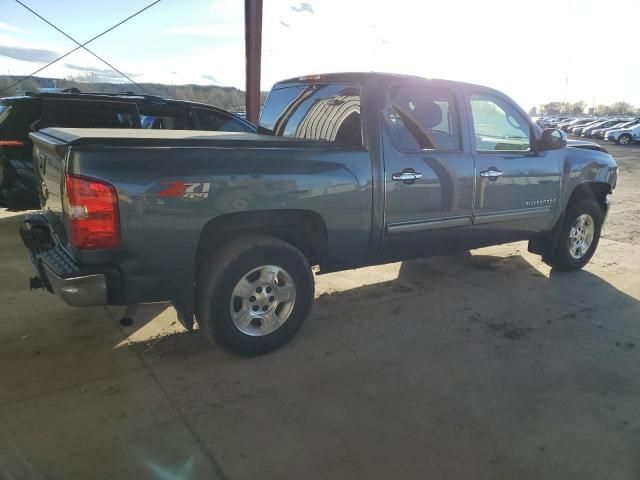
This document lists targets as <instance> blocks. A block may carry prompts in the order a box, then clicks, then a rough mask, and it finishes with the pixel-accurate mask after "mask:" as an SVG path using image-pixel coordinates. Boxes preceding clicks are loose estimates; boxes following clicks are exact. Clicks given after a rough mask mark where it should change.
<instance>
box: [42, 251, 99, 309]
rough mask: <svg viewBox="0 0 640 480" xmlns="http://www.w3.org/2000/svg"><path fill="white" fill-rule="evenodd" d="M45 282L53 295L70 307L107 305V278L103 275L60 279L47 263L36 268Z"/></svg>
mask: <svg viewBox="0 0 640 480" xmlns="http://www.w3.org/2000/svg"><path fill="white" fill-rule="evenodd" d="M36 271H38V272H39V273H40V274H41V275H43V276H44V277H45V278H42V280H43V282H44V283H45V284H46V285H48V287H50V290H51V292H52V293H54V294H55V295H57V296H58V297H60V298H61V299H62V300H64V301H65V302H66V303H68V304H69V305H75V306H77V307H84V306H88V305H106V304H107V301H108V296H107V278H106V276H105V275H104V274H102V273H96V274H91V275H80V276H78V277H69V278H64V277H59V276H58V275H57V274H56V273H55V272H54V271H53V270H52V269H51V268H50V267H49V266H48V265H47V264H46V263H44V262H43V263H42V268H41V269H38V268H36Z"/></svg>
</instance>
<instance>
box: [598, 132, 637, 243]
mask: <svg viewBox="0 0 640 480" xmlns="http://www.w3.org/2000/svg"><path fill="white" fill-rule="evenodd" d="M599 143H600V144H601V145H604V146H605V148H606V149H607V150H608V151H609V153H610V154H611V155H613V157H614V158H615V159H616V161H617V162H618V166H619V171H618V185H617V188H616V191H615V193H614V195H613V197H612V200H613V207H612V208H611V211H610V213H609V217H608V219H607V224H606V225H605V229H604V232H603V235H602V236H603V237H604V238H608V239H611V240H617V241H619V242H628V243H637V242H638V240H640V222H638V220H639V219H640V202H638V192H639V191H640V144H638V143H637V144H635V145H631V146H626V147H622V146H619V145H616V144H614V143H610V142H599Z"/></svg>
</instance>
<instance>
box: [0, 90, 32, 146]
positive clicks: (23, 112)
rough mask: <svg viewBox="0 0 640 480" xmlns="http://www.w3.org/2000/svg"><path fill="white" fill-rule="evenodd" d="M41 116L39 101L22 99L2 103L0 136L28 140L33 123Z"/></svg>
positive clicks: (0, 106) (7, 138)
mask: <svg viewBox="0 0 640 480" xmlns="http://www.w3.org/2000/svg"><path fill="white" fill-rule="evenodd" d="M39 118H40V103H39V102H38V101H31V100H26V101H20V102H13V103H11V104H3V105H0V138H2V139H5V140H27V139H28V138H29V132H30V131H31V124H32V123H34V122H35V121H36V120H38V119H39Z"/></svg>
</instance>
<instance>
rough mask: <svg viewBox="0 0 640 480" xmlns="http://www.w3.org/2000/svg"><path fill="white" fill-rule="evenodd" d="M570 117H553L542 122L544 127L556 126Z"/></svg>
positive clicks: (541, 124)
mask: <svg viewBox="0 0 640 480" xmlns="http://www.w3.org/2000/svg"><path fill="white" fill-rule="evenodd" d="M568 118H569V117H552V118H550V119H548V120H543V121H542V122H541V123H540V126H541V127H542V128H555V127H556V126H557V125H558V124H559V123H561V122H563V121H565V120H568Z"/></svg>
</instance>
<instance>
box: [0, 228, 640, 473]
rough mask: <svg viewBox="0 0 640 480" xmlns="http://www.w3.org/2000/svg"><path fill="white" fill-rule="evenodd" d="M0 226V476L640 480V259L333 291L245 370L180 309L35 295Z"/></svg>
mask: <svg viewBox="0 0 640 480" xmlns="http://www.w3.org/2000/svg"><path fill="white" fill-rule="evenodd" d="M18 221H19V217H10V218H2V219H0V303H1V305H2V311H1V312H2V313H1V314H0V316H1V318H2V320H1V321H0V346H1V348H0V477H2V478H16V479H22V478H25V479H27V478H29V479H32V478H36V479H37V478H43V479H45V478H46V479H49V478H51V479H74V478H83V479H84V478H92V479H103V478H104V479H113V478H158V479H161V478H162V479H164V478H181V479H187V478H227V479H255V478H260V479H285V478H287V479H288V478H308V479H312V478H318V479H321V478H322V479H325V478H344V479H352V478H368V479H376V478H380V479H382V478H385V479H386V478H403V479H409V478H456V479H464V478H469V479H471V478H473V479H483V478H486V479H495V478H518V479H529V478H531V479H534V478H558V479H571V478H575V479H586V478H593V479H602V478H612V479H636V478H638V477H639V476H640V406H639V404H638V398H640V367H639V365H640V308H639V303H638V300H639V299H640V277H639V276H638V270H637V265H638V264H639V263H640V247H639V246H637V245H635V244H632V243H628V242H621V241H616V240H608V239H604V240H602V243H601V246H600V249H599V251H598V253H597V255H596V256H595V258H594V260H593V262H592V263H591V264H590V265H589V266H588V268H587V269H586V270H585V271H582V272H576V273H571V274H557V273H555V272H550V271H549V268H548V267H547V266H546V265H544V264H542V263H541V262H540V261H539V259H538V258H537V257H535V256H533V255H530V254H528V253H527V252H526V244H524V243H517V244H510V245H505V246H500V247H492V248H487V249H482V250H477V251H474V252H472V255H460V256H456V257H448V258H434V259H429V260H418V261H412V262H404V263H402V264H391V265H385V266H379V267H371V268H366V269H360V270H355V271H349V272H343V273H339V274H331V275H326V276H319V277H318V278H317V283H318V297H319V298H318V299H317V304H316V306H315V308H314V312H313V315H312V318H311V319H310V321H309V322H308V323H307V324H306V325H305V327H304V328H303V329H302V331H301V332H300V334H299V335H298V336H297V337H296V339H295V340H294V341H293V342H292V343H291V344H290V345H288V346H287V347H285V348H284V349H282V350H280V351H278V352H275V353H273V354H270V355H267V356H264V357H260V358H254V359H244V358H239V357H236V356H233V355H230V354H227V353H225V352H223V351H220V350H217V349H211V348H210V347H209V346H208V345H207V344H206V342H205V341H204V340H203V339H202V338H201V336H200V335H199V334H198V333H197V332H196V333H191V334H187V333H185V332H183V331H182V330H181V327H180V326H179V324H178V323H177V322H176V319H175V312H174V311H173V309H171V308H169V307H167V306H166V305H147V306H143V307H141V308H140V309H139V310H138V311H137V312H135V315H134V317H135V322H134V325H132V326H131V327H122V326H121V325H120V324H119V322H118V321H119V319H120V317H121V316H122V315H123V313H124V310H123V309H120V308H100V307H96V308H84V309H80V308H73V307H69V306H66V305H64V304H63V303H61V302H60V301H59V300H57V299H56V298H55V297H54V296H52V295H50V294H48V293H46V292H40V291H38V292H29V291H28V290H27V289H26V288H25V285H26V278H27V276H28V275H29V265H28V261H27V258H26V256H25V253H24V251H23V249H22V247H21V246H20V244H19V239H18V236H17V234H16V229H17V225H18Z"/></svg>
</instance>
